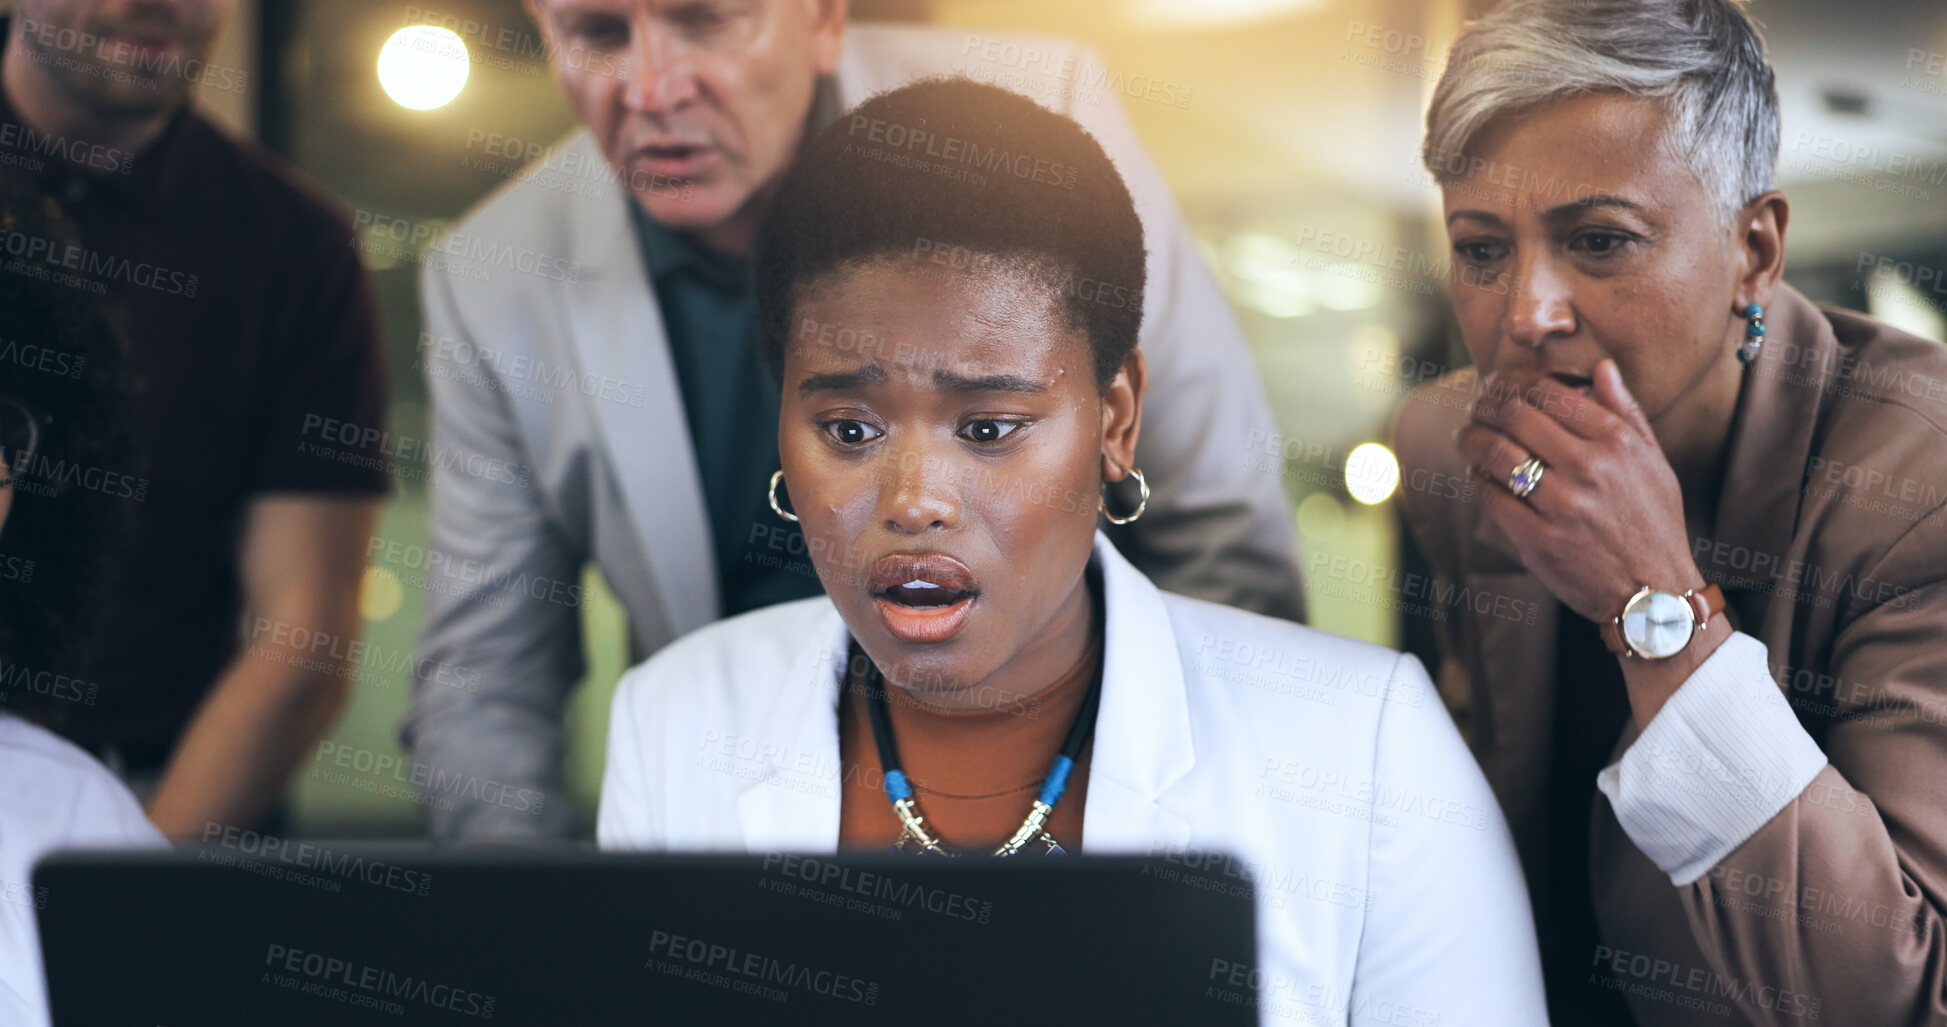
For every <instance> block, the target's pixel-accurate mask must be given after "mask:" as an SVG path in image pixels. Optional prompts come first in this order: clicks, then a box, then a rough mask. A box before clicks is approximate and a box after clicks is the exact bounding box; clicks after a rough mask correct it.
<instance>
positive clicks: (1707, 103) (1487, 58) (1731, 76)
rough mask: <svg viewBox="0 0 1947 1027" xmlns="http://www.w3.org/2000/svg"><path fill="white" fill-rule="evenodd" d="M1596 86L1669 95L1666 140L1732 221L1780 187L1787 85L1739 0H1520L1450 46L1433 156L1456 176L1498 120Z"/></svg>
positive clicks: (1432, 123)
mask: <svg viewBox="0 0 1947 1027" xmlns="http://www.w3.org/2000/svg"><path fill="white" fill-rule="evenodd" d="M1589 93H1623V94H1627V95H1630V96H1644V97H1657V98H1660V99H1661V100H1662V101H1663V102H1664V104H1665V106H1666V109H1667V110H1668V111H1669V114H1670V121H1669V132H1668V137H1667V138H1665V139H1664V140H1663V141H1662V142H1663V144H1664V145H1665V146H1668V147H1669V148H1670V151H1671V152H1672V153H1673V154H1675V155H1676V156H1677V157H1679V158H1680V159H1682V160H1683V162H1684V163H1685V164H1686V165H1687V166H1688V167H1689V168H1690V171H1691V173H1692V174H1694V175H1696V176H1697V180H1698V181H1699V182H1701V183H1702V184H1703V187H1704V191H1705V192H1706V193H1707V194H1708V195H1709V196H1710V197H1711V200H1712V203H1713V206H1714V207H1715V208H1716V210H1717V213H1718V215H1719V216H1720V218H1721V219H1722V220H1723V221H1724V222H1725V223H1726V224H1728V223H1729V222H1730V221H1731V219H1732V218H1733V217H1734V216H1735V215H1736V214H1737V212H1738V211H1739V210H1741V209H1743V207H1744V205H1745V204H1747V203H1749V202H1751V201H1752V200H1754V199H1756V198H1758V197H1759V196H1762V195H1764V194H1765V193H1767V192H1769V191H1771V190H1772V189H1773V188H1774V187H1775V182H1776V179H1777V170H1778V136H1779V129H1778V90H1777V86H1776V84H1775V81H1774V76H1773V74H1772V70H1771V63H1770V61H1769V60H1767V59H1766V57H1765V46H1764V40H1763V39H1762V38H1760V37H1759V35H1758V30H1757V28H1756V27H1755V26H1753V25H1752V24H1751V21H1750V19H1748V18H1747V17H1745V14H1744V11H1743V10H1742V9H1741V8H1740V7H1739V6H1738V4H1737V3H1736V2H1734V0H1509V2H1508V3H1506V4H1503V5H1502V6H1501V7H1499V8H1498V9H1496V10H1495V11H1494V12H1493V13H1491V14H1489V15H1487V16H1486V17H1484V18H1481V19H1480V20H1479V21H1476V22H1473V23H1472V24H1470V25H1469V26H1468V27H1467V30H1466V31H1465V32H1463V33H1462V34H1461V36H1460V38H1459V39H1458V40H1456V41H1455V42H1454V45H1453V49H1452V50H1451V51H1449V53H1448V58H1447V70H1446V72H1445V73H1444V74H1442V75H1441V76H1440V86H1439V88H1438V89H1437V90H1435V91H1434V94H1433V104H1432V106H1430V107H1429V108H1428V109H1427V113H1426V143H1425V146H1424V147H1423V148H1422V150H1421V154H1420V155H1421V159H1422V160H1423V161H1424V162H1425V164H1426V168H1427V171H1429V172H1431V173H1432V175H1433V178H1434V180H1435V181H1437V182H1440V183H1442V184H1446V183H1448V182H1451V181H1453V180H1455V179H1458V178H1461V177H1463V176H1464V175H1466V174H1468V173H1469V168H1470V165H1472V166H1474V167H1476V168H1477V167H1478V164H1476V163H1474V162H1472V161H1471V160H1470V159H1469V157H1468V156H1467V148H1468V146H1469V144H1470V143H1472V142H1473V140H1474V138H1475V136H1476V135H1478V134H1479V133H1480V131H1481V130H1482V129H1483V128H1485V127H1486V126H1487V125H1488V123H1490V122H1492V121H1494V120H1495V119H1497V118H1500V117H1502V116H1505V115H1515V114H1519V113H1521V112H1524V111H1527V110H1531V109H1533V108H1535V107H1537V106H1540V105H1542V104H1545V103H1548V102H1550V101H1553V100H1557V99H1562V98H1566V97H1572V96H1580V95H1584V94H1589Z"/></svg>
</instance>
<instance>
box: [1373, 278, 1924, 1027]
mask: <svg viewBox="0 0 1947 1027" xmlns="http://www.w3.org/2000/svg"><path fill="white" fill-rule="evenodd" d="M1768 320H1769V321H1770V323H1771V334H1770V336H1769V338H1768V341H1767V342H1766V344H1765V346H1764V349H1763V351H1762V353H1761V354H1760V356H1759V358H1758V360H1757V362H1756V363H1754V364H1753V365H1752V367H1751V368H1750V369H1749V370H1748V371H1746V372H1745V373H1746V379H1745V384H1744V388H1743V391H1742V393H1741V395H1740V398H1739V400H1738V407H1737V412H1736V414H1735V417H1734V419H1733V422H1732V426H1731V433H1730V451H1729V461H1728V464H1727V468H1726V471H1725V474H1724V478H1723V485H1722V489H1723V491H1722V494H1721V497H1720V500H1719V505H1718V513H1717V517H1716V523H1715V524H1714V525H1712V526H1711V528H1710V530H1709V532H1708V534H1705V535H1699V536H1694V537H1693V549H1692V553H1693V556H1694V557H1695V558H1696V561H1697V565H1698V567H1699V568H1700V569H1701V570H1702V571H1703V573H1704V576H1705V577H1706V578H1707V579H1708V580H1709V581H1712V582H1715V583H1717V584H1719V585H1721V586H1722V587H1723V589H1724V592H1725V595H1726V597H1727V599H1728V601H1729V611H1728V613H1729V616H1730V619H1731V622H1732V624H1733V625H1734V626H1735V627H1736V628H1737V629H1738V630H1740V631H1742V632H1745V633H1746V634H1749V635H1751V636H1753V637H1755V638H1756V639H1758V640H1759V641H1760V642H1762V643H1764V645H1765V646H1766V648H1767V650H1768V655H1767V661H1766V662H1767V663H1768V665H1769V667H1770V670H1771V672H1772V677H1773V679H1774V680H1775V682H1776V683H1777V685H1778V687H1779V688H1780V689H1782V690H1783V692H1784V694H1785V697H1786V699H1787V700H1788V701H1789V702H1790V703H1791V706H1792V708H1793V711H1794V712H1795V713H1796V715H1797V717H1798V720H1799V722H1800V724H1802V725H1803V726H1804V728H1805V730H1806V731H1807V732H1808V733H1809V734H1810V735H1811V737H1812V738H1813V740H1814V741H1816V742H1817V743H1818V745H1819V747H1820V748H1821V749H1822V750H1823V751H1824V753H1825V755H1826V758H1827V759H1828V760H1829V763H1828V764H1827V766H1826V767H1825V769H1824V770H1822V771H1820V772H1819V774H1818V776H1817V777H1816V778H1815V779H1814V780H1813V781H1812V784H1811V785H1810V786H1809V787H1807V788H1806V789H1805V790H1804V791H1803V792H1800V793H1799V794H1798V797H1797V798H1796V799H1794V800H1792V801H1791V802H1790V803H1789V804H1788V805H1787V806H1786V807H1785V808H1784V809H1783V811H1782V812H1780V813H1778V814H1777V815H1776V816H1775V817H1773V818H1772V819H1771V820H1770V821H1769V822H1768V823H1766V824H1765V826H1764V827H1763V828H1761V829H1760V830H1759V831H1758V832H1757V834H1755V835H1753V836H1752V837H1751V838H1750V839H1749V840H1747V841H1745V842H1744V843H1743V845H1742V846H1740V847H1739V848H1737V849H1736V850H1735V851H1734V852H1733V853H1732V854H1731V855H1730V856H1729V857H1727V858H1726V859H1724V860H1723V861H1721V862H1720V863H1719V864H1718V865H1717V866H1715V867H1714V868H1712V869H1711V870H1710V872H1708V873H1706V874H1705V875H1704V876H1702V877H1700V878H1698V879H1697V880H1696V881H1695V882H1694V883H1691V884H1688V885H1683V886H1677V885H1674V884H1673V883H1672V881H1671V878H1670V877H1669V876H1668V875H1666V874H1665V873H1664V872H1663V871H1662V870H1660V869H1659V868H1658V867H1657V866H1656V865H1655V864H1654V863H1652V862H1651V861H1650V860H1649V858H1648V857H1646V856H1645V855H1644V854H1643V853H1642V852H1641V851H1640V850H1639V849H1638V848H1637V846H1636V844H1635V843H1634V842H1632V841H1631V840H1630V838H1629V837H1628V835H1626V834H1625V833H1624V831H1623V829H1622V826H1621V825H1620V823H1619V822H1618V821H1617V818H1616V815H1615V813H1614V812H1613V810H1612V809H1611V806H1610V803H1609V800H1608V799H1607V798H1605V797H1604V796H1603V795H1601V794H1599V793H1598V794H1597V795H1596V796H1595V799H1594V802H1593V803H1592V807H1591V809H1590V811H1589V812H1590V831H1591V857H1590V862H1591V866H1590V872H1591V879H1592V880H1593V881H1594V886H1593V890H1594V893H1595V894H1594V895H1593V899H1594V903H1595V908H1596V914H1597V921H1598V924H1599V929H1600V932H1601V935H1602V945H1603V946H1604V947H1605V948H1606V949H1608V950H1610V951H1606V952H1605V951H1600V950H1599V951H1598V952H1597V953H1590V954H1588V959H1589V968H1590V973H1591V976H1592V979H1593V978H1595V977H1596V975H1602V976H1603V977H1604V978H1607V980H1605V982H1604V985H1603V986H1607V987H1612V988H1616V989H1618V990H1622V991H1624V992H1625V994H1626V995H1627V997H1628V1000H1629V1003H1630V1006H1631V1008H1632V1010H1633V1011H1634V1013H1635V1015H1636V1017H1637V1019H1638V1021H1639V1022H1640V1023H1643V1024H1659V1025H1661V1024H1686V1025H1687V1024H1712V1025H1719V1027H1721V1025H1723V1024H1727V1023H1732V1024H1734V1023H1739V1022H1743V1021H1748V1022H1751V1023H1757V1024H1807V1023H1819V1024H1835V1025H1845V1027H1850V1025H1872V1027H1879V1025H1896V1024H1898V1025H1906V1024H1913V1025H1920V1024H1928V1025H1936V1027H1938V1025H1943V1024H1947V347H1943V346H1941V345H1940V344H1938V343H1934V342H1930V341H1927V340H1924V339H1920V338H1917V337H1915V336H1912V335H1909V334H1906V333H1903V332H1900V331H1897V330H1894V329H1892V328H1889V327H1886V326H1884V325H1881V324H1878V323H1876V322H1874V321H1871V320H1869V319H1867V318H1865V317H1863V316H1861V315H1858V314H1853V313H1848V312H1844V311H1838V310H1821V309H1820V308H1817V307H1815V306H1813V305H1812V303H1811V302H1809V301H1808V300H1807V299H1806V298H1805V297H1804V296H1803V295H1801V294H1800V293H1798V292H1796V291H1795V290H1792V289H1790V288H1786V289H1784V290H1782V293H1781V295H1780V296H1779V297H1778V301H1777V302H1776V303H1775V304H1774V305H1773V308H1772V310H1771V312H1770V316H1769V317H1768ZM1473 391H1474V378H1473V372H1472V371H1461V372H1457V373H1455V374H1452V375H1449V376H1447V377H1446V378H1443V379H1441V380H1439V381H1438V382H1434V383H1430V384H1428V385H1425V386H1422V387H1421V388H1419V389H1417V390H1416V391H1415V392H1414V393H1413V395H1412V396H1411V397H1409V399H1408V400H1407V403H1406V406H1405V408H1404V409H1403V410H1402V412H1401V414H1400V418H1399V421H1398V424H1397V427H1396V431H1395V447H1396V449H1397V451H1398V453H1399V457H1400V462H1401V468H1402V479H1401V480H1402V484H1403V486H1404V487H1403V488H1402V490H1401V493H1400V498H1401V506H1402V508H1403V510H1404V512H1405V516H1406V520H1407V523H1408V527H1409V529H1410V530H1411V532H1412V534H1413V537H1414V539H1415V540H1416V541H1417V542H1418V544H1419V546H1420V548H1421V549H1422V550H1423V551H1424V552H1425V553H1426V554H1427V556H1428V558H1429V559H1430V560H1431V562H1432V563H1433V566H1434V568H1435V573H1436V579H1437V584H1436V585H1435V587H1434V590H1433V594H1434V595H1435V596H1436V597H1437V598H1438V599H1439V600H1440V602H1439V603H1437V604H1436V606H1435V608H1436V609H1438V610H1443V611H1446V613H1445V619H1444V622H1442V623H1439V624H1438V625H1437V628H1438V632H1439V634H1440V636H1441V645H1442V658H1441V665H1440V669H1439V672H1438V674H1437V678H1438V684H1439V688H1440V691H1441V694H1442V696H1443V697H1444V699H1445V700H1446V702H1447V704H1448V707H1449V708H1450V709H1451V710H1452V712H1453V715H1454V717H1455V720H1456V721H1457V722H1458V723H1459V725H1460V728H1461V732H1462V733H1463V735H1465V737H1466V738H1467V741H1468V744H1469V745H1470V746H1471V747H1472V748H1473V751H1474V755H1475V757H1476V758H1477V759H1479V760H1480V762H1481V765H1482V768H1483V769H1484V770H1485V771H1486V773H1487V777H1488V780H1489V782H1490V783H1491V784H1492V785H1493V787H1494V790H1495V793H1496V795H1497V796H1498V797H1499V799H1500V801H1501V803H1502V806H1503V808H1504V810H1505V811H1506V813H1507V817H1508V821H1509V824H1510V826H1511V827H1512V829H1513V831H1514V834H1515V840H1516V845H1517V847H1518V848H1519V850H1520V852H1521V857H1522V862H1523V866H1524V869H1525V870H1526V871H1527V874H1528V878H1529V887H1530V892H1531V893H1534V894H1540V891H1539V890H1538V888H1537V883H1538V877H1537V870H1538V868H1539V867H1541V866H1543V865H1544V861H1545V860H1547V859H1548V853H1546V852H1544V851H1542V848H1543V845H1542V839H1543V824H1542V823H1541V815H1542V811H1543V809H1544V799H1545V796H1546V794H1547V782H1548V778H1549V773H1550V748H1551V739H1550V725H1551V723H1552V721H1551V718H1552V717H1553V714H1554V708H1553V704H1554V697H1555V695H1556V694H1557V693H1556V690H1557V687H1558V684H1557V682H1556V681H1555V680H1554V677H1555V667H1556V652H1555V648H1556V644H1555V641H1556V637H1557V624H1558V621H1557V618H1558V617H1561V616H1570V617H1573V616H1578V615H1577V614H1575V613H1574V612H1573V611H1569V610H1567V609H1566V608H1564V607H1562V606H1561V605H1560V604H1559V603H1558V602H1557V601H1556V600H1555V598H1554V597H1553V596H1552V595H1551V594H1550V593H1549V592H1548V590H1547V589H1545V588H1544V587H1542V585H1541V583H1540V582H1539V581H1538V580H1537V579H1536V578H1535V577H1534V576H1532V575H1530V574H1529V573H1528V572H1527V571H1526V570H1525V569H1524V568H1523V567H1522V566H1521V564H1520V563H1519V562H1518V561H1517V560H1516V559H1515V558H1514V557H1513V556H1512V555H1510V554H1511V552H1512V550H1511V548H1510V547H1509V546H1508V544H1507V541H1506V539H1505V538H1504V537H1502V536H1501V535H1500V533H1499V531H1498V529H1497V528H1495V527H1494V526H1493V524H1492V522H1491V521H1490V520H1488V519H1487V518H1486V517H1485V515H1484V511H1483V508H1482V504H1480V503H1479V502H1477V501H1476V499H1477V496H1476V492H1475V491H1474V489H1478V488H1489V487H1494V486H1490V485H1475V486H1473V489H1470V488H1468V487H1467V486H1466V485H1464V484H1462V485H1459V486H1456V484H1455V483H1465V482H1466V481H1467V479H1466V466H1465V463H1464V461H1463V460H1462V458H1461V457H1460V455H1459V454H1458V453H1457V452H1456V451H1455V449H1454V446H1453V443H1452V441H1451V433H1452V432H1453V430H1454V429H1455V428H1457V427H1459V426H1460V425H1461V424H1463V423H1465V421H1466V420H1467V418H1468V414H1469V410H1470V408H1471V404H1472V399H1473ZM1542 487H1543V488H1546V487H1547V485H1546V483H1545V482H1544V483H1543V485H1542ZM1623 598H1624V597H1622V596H1618V597H1617V602H1618V605H1620V603H1621V601H1622V599H1623ZM1562 687H1574V684H1573V683H1572V682H1569V683H1563V686H1562ZM1639 732H1640V728H1639V726H1638V725H1635V724H1633V723H1632V724H1630V725H1628V726H1626V727H1625V728H1624V730H1623V733H1622V735H1621V737H1620V738H1618V739H1617V743H1616V748H1615V750H1614V753H1613V755H1614V756H1615V757H1616V758H1620V756H1621V754H1622V752H1623V751H1624V750H1625V749H1626V748H1627V747H1628V745H1629V743H1630V742H1631V741H1633V740H1634V739H1635V737H1636V736H1637V734H1638V733H1639ZM1617 952H1621V953H1626V954H1627V958H1626V959H1624V960H1622V961H1621V962H1618V961H1617V960H1616V958H1615V953H1617ZM1639 957H1640V958H1639ZM1619 968H1620V970H1621V972H1620V973H1619V972H1618V969H1619Z"/></svg>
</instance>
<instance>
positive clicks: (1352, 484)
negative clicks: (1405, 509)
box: [1345, 442, 1399, 506]
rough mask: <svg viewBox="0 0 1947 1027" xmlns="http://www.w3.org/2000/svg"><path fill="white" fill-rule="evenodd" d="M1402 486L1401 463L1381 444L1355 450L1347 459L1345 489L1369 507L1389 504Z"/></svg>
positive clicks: (1361, 445) (1375, 443) (1360, 445)
mask: <svg viewBox="0 0 1947 1027" xmlns="http://www.w3.org/2000/svg"><path fill="white" fill-rule="evenodd" d="M1398 487H1399V461H1398V460H1396V459H1394V458H1393V451H1392V450H1390V449H1387V448H1386V447H1385V446H1382V445H1380V444H1379V443H1377V442H1365V443H1361V444H1359V445H1358V446H1355V447H1353V449H1352V452H1351V453H1349V454H1347V455H1346V458H1345V490H1346V491H1347V492H1350V493H1352V498H1353V499H1356V500H1358V501H1359V502H1361V503H1364V504H1366V505H1367V506H1375V505H1377V504H1379V503H1383V502H1385V501H1386V500H1387V499H1388V498H1390V497H1391V496H1392V494H1393V490H1394V489H1395V488H1398Z"/></svg>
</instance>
